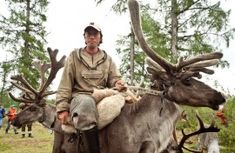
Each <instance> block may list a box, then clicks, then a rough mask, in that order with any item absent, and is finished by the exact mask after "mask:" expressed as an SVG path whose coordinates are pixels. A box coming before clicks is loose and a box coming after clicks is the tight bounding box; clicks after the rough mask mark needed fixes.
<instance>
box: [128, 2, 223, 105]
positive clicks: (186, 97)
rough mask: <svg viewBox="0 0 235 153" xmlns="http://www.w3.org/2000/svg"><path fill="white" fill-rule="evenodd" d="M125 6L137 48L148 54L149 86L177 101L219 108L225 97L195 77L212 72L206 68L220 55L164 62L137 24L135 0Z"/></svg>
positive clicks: (137, 5)
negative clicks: (127, 9)
mask: <svg viewBox="0 0 235 153" xmlns="http://www.w3.org/2000/svg"><path fill="white" fill-rule="evenodd" d="M128 6H129V11H130V16H131V22H132V27H133V31H134V33H135V36H136V37H137V39H138V42H139V45H140V47H141V48H142V49H143V51H144V52H145V53H146V54H147V55H148V56H149V58H148V59H146V62H147V64H148V68H147V70H148V72H149V73H150V74H151V79H152V82H153V86H152V87H153V88H154V89H157V90H162V91H164V93H165V97H166V98H167V99H169V100H171V101H174V102H176V103H179V104H185V105H191V106H200V107H210V108H212V109H218V106H219V105H220V104H222V103H224V102H225V98H224V97H223V96H222V94H221V93H220V92H218V91H216V90H214V89H212V88H211V87H209V86H208V85H205V84H204V83H203V82H200V81H198V80H197V79H195V78H201V74H200V73H201V72H203V73H207V74H213V73H214V71H213V70H210V69H208V68H207V67H209V66H213V65H215V64H217V63H218V61H219V59H220V58H222V56H223V54H222V53H219V52H214V53H210V54H203V55H198V56H195V57H194V58H191V59H185V60H183V59H182V58H181V59H180V60H179V61H178V63H177V64H172V63H170V62H168V61H166V60H165V59H164V58H162V57H161V56H160V55H158V54H157V53H155V52H154V50H152V49H151V48H150V47H149V45H148V44H147V43H146V41H145V38H144V36H143V32H142V29H141V25H140V15H139V4H138V2H137V1H136V0H129V1H128Z"/></svg>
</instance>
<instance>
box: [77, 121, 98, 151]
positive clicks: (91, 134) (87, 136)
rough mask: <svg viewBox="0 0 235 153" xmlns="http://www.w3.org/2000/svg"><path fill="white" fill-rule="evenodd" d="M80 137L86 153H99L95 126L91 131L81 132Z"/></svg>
mask: <svg viewBox="0 0 235 153" xmlns="http://www.w3.org/2000/svg"><path fill="white" fill-rule="evenodd" d="M81 136H82V142H83V147H84V150H85V152H86V153H100V148H99V137H98V128H97V126H95V127H94V128H92V129H89V130H86V131H82V133H81Z"/></svg>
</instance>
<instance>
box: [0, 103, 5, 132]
mask: <svg viewBox="0 0 235 153" xmlns="http://www.w3.org/2000/svg"><path fill="white" fill-rule="evenodd" d="M4 117H5V109H4V107H3V106H2V105H1V104H0V129H1V128H2V124H3V118H4Z"/></svg>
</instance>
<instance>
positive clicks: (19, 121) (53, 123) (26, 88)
mask: <svg viewBox="0 0 235 153" xmlns="http://www.w3.org/2000/svg"><path fill="white" fill-rule="evenodd" d="M47 51H48V53H49V55H50V60H51V67H53V69H52V70H51V73H50V75H49V77H48V80H47V81H46V80H45V73H46V71H47V70H48V69H49V68H50V65H49V64H47V63H45V62H44V63H40V62H37V63H36V62H35V63H34V66H35V67H36V68H37V69H38V70H39V72H40V76H41V84H40V87H39V90H38V91H37V90H36V89H34V88H33V87H32V86H31V85H30V84H29V83H28V82H27V80H26V79H25V78H24V77H23V76H21V75H17V76H13V77H11V79H12V80H17V81H18V82H20V83H17V82H12V84H13V85H14V86H16V87H17V88H19V89H21V90H22V91H23V93H25V94H24V95H23V96H22V98H15V97H14V96H13V95H12V94H11V93H9V95H10V96H11V97H12V98H13V99H15V101H17V102H24V103H27V104H30V105H29V106H28V107H26V108H25V109H23V110H22V111H21V112H20V113H18V115H17V117H16V119H15V120H14V122H13V123H12V124H13V125H14V126H16V127H18V128H20V127H21V126H22V125H23V124H27V123H32V122H35V121H39V123H41V124H42V125H44V126H45V127H47V128H50V129H52V130H53V131H54V144H53V151H52V152H53V153H72V152H76V145H77V141H70V139H71V138H72V136H73V135H71V134H67V133H65V132H64V131H63V130H62V129H61V123H60V122H59V121H58V120H57V119H56V118H55V116H56V108H55V106H53V105H51V104H46V101H45V99H44V97H46V96H48V95H51V94H54V93H55V92H51V91H47V92H46V89H47V87H48V86H49V85H50V83H51V82H52V80H53V79H54V78H55V76H56V73H57V72H58V71H59V69H60V68H62V67H63V65H64V59H65V56H64V57H62V58H61V59H60V60H59V61H57V60H56V55H57V53H58V50H52V49H51V48H48V49H47Z"/></svg>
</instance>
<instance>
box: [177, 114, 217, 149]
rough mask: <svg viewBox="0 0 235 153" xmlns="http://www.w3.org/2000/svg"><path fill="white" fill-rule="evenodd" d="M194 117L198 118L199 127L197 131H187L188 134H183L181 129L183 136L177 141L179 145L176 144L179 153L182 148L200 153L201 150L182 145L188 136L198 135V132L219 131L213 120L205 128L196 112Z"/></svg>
mask: <svg viewBox="0 0 235 153" xmlns="http://www.w3.org/2000/svg"><path fill="white" fill-rule="evenodd" d="M196 117H197V119H198V122H199V126H200V128H199V129H198V130H197V131H195V132H192V133H189V134H185V132H184V130H182V134H183V137H182V139H181V141H180V143H179V145H178V148H179V151H180V153H183V148H184V149H186V150H188V151H190V152H194V153H201V152H202V151H201V150H191V149H188V148H186V147H185V146H184V144H185V142H186V140H188V139H189V138H190V137H193V136H195V135H199V134H201V133H206V132H219V131H220V129H219V128H217V127H216V126H215V123H214V121H213V122H212V123H211V124H210V126H209V127H207V128H206V127H205V125H204V123H203V121H202V119H201V118H200V117H199V115H198V114H196Z"/></svg>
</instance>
